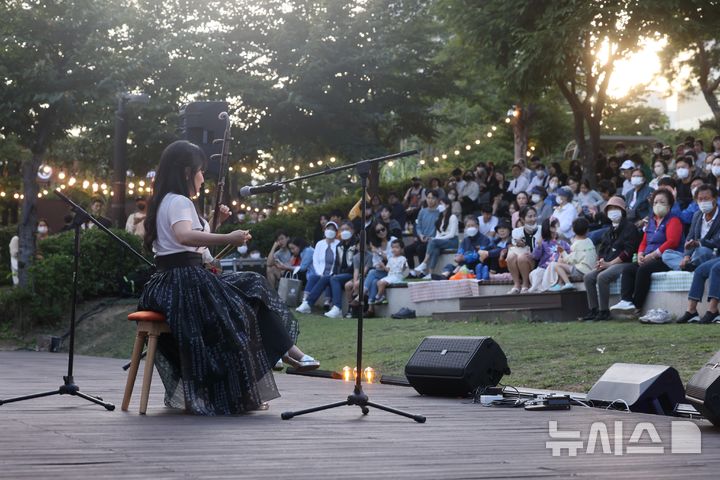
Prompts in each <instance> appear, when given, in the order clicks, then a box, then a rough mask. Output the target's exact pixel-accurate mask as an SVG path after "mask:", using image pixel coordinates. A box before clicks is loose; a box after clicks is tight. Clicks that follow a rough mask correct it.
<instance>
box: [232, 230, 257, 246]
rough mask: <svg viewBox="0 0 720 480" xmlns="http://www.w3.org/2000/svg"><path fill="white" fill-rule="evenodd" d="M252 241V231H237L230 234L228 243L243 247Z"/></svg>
mask: <svg viewBox="0 0 720 480" xmlns="http://www.w3.org/2000/svg"><path fill="white" fill-rule="evenodd" d="M250 240H252V235H250V230H235V231H232V232H230V233H228V241H229V243H231V244H232V245H242V244H244V243H247V242H249V241H250Z"/></svg>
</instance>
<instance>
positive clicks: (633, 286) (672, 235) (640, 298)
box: [610, 189, 682, 312]
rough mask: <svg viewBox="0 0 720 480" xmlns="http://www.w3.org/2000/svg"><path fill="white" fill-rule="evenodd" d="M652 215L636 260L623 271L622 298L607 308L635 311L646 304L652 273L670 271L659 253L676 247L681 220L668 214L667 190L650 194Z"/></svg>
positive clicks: (680, 232) (680, 236) (670, 197)
mask: <svg viewBox="0 0 720 480" xmlns="http://www.w3.org/2000/svg"><path fill="white" fill-rule="evenodd" d="M650 203H651V204H652V206H653V214H652V215H651V216H650V219H649V221H648V224H647V226H646V227H645V233H644V235H643V238H642V241H641V242H640V246H639V248H638V252H637V263H632V264H631V265H630V266H629V267H627V268H626V269H625V270H624V271H623V274H622V280H621V291H620V298H621V300H620V301H619V302H618V303H616V304H615V305H613V306H612V307H610V310H621V311H630V312H633V311H636V310H641V309H642V308H643V306H644V305H645V300H646V299H647V295H648V292H649V291H650V281H651V277H650V276H651V275H652V274H653V273H656V272H667V271H668V270H670V269H669V268H668V266H667V265H665V263H664V262H663V261H662V254H663V253H664V252H665V251H666V250H669V249H677V248H678V246H679V245H680V240H681V239H682V223H681V222H680V219H679V218H677V217H676V216H675V215H673V214H672V213H670V209H671V208H672V206H673V203H675V199H674V198H673V196H672V193H670V192H669V191H668V190H665V189H660V190H656V191H655V192H654V193H653V194H652V195H651V197H650Z"/></svg>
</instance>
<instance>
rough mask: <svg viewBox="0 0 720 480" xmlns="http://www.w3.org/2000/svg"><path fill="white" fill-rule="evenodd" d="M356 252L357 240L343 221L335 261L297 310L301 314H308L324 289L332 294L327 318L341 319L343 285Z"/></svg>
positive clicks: (348, 225)
mask: <svg viewBox="0 0 720 480" xmlns="http://www.w3.org/2000/svg"><path fill="white" fill-rule="evenodd" d="M356 251H357V238H356V237H355V232H354V230H353V224H352V222H349V221H345V222H343V223H342V224H341V225H340V240H339V242H338V243H337V245H336V247H335V259H334V261H333V264H332V268H331V269H330V272H329V274H328V275H322V276H321V277H320V278H319V279H318V280H317V282H316V283H315V285H314V286H313V288H312V290H311V291H310V292H309V294H308V296H307V298H306V299H305V300H304V301H303V303H302V304H301V305H300V306H299V307H298V308H297V311H299V312H301V313H310V311H311V306H312V305H314V304H315V303H316V302H317V301H318V299H319V298H320V297H321V296H322V295H323V292H324V291H325V289H326V288H328V287H330V290H331V292H332V308H330V310H328V311H327V312H326V313H325V316H326V317H328V318H341V317H342V315H343V312H342V294H343V290H344V288H345V283H346V282H347V281H348V280H350V279H351V278H352V273H353V257H354V256H355V253H356Z"/></svg>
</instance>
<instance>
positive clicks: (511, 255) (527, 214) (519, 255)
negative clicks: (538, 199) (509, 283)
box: [507, 207, 542, 295]
mask: <svg viewBox="0 0 720 480" xmlns="http://www.w3.org/2000/svg"><path fill="white" fill-rule="evenodd" d="M520 220H521V221H522V223H523V225H522V226H520V227H517V228H514V229H513V230H512V233H511V234H510V237H511V238H512V245H511V246H510V248H508V254H507V268H508V270H509V271H510V275H511V276H512V279H513V288H511V289H510V291H509V292H508V294H509V295H514V294H516V293H527V292H528V289H529V288H530V272H531V271H532V269H533V268H535V260H534V259H533V257H532V252H533V251H534V250H535V247H536V246H538V245H540V243H541V242H542V236H541V231H540V228H539V226H538V224H537V210H535V208H534V207H523V208H522V209H521V210H520Z"/></svg>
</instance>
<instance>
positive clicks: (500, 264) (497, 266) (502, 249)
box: [485, 219, 512, 273]
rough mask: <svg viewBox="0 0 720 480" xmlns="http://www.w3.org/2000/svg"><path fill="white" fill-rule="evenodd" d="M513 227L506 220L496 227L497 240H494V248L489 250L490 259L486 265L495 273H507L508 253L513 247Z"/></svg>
mask: <svg viewBox="0 0 720 480" xmlns="http://www.w3.org/2000/svg"><path fill="white" fill-rule="evenodd" d="M510 232H512V227H511V226H510V222H508V221H507V220H506V219H503V220H500V222H499V223H498V224H497V225H496V226H495V238H493V246H492V248H490V249H489V250H488V258H487V260H486V262H485V263H486V265H487V266H488V268H489V269H490V271H491V272H493V273H505V272H507V271H508V269H507V253H508V249H509V248H510V246H511V245H512V238H511V237H510Z"/></svg>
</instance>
